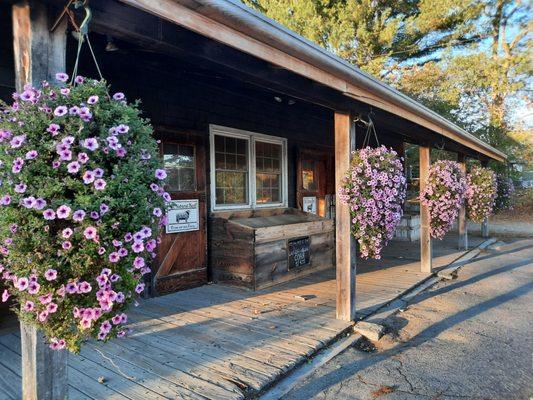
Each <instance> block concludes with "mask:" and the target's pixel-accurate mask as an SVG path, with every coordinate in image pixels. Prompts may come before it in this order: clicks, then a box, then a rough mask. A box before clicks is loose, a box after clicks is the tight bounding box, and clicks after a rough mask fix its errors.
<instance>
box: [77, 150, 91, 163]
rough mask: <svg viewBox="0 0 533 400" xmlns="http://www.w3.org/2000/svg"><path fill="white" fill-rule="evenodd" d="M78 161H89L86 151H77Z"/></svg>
mask: <svg viewBox="0 0 533 400" xmlns="http://www.w3.org/2000/svg"><path fill="white" fill-rule="evenodd" d="M78 161H79V162H80V163H81V164H85V163H87V161H89V156H88V155H87V153H79V154H78Z"/></svg>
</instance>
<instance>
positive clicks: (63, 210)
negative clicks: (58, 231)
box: [56, 204, 72, 219]
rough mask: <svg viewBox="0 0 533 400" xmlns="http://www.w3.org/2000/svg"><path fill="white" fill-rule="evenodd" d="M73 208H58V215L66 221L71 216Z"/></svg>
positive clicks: (65, 206) (63, 206)
mask: <svg viewBox="0 0 533 400" xmlns="http://www.w3.org/2000/svg"><path fill="white" fill-rule="evenodd" d="M71 211H72V210H71V208H70V207H69V206H67V205H65V204H63V205H61V206H59V207H58V209H57V211H56V214H57V218H59V219H66V218H68V217H69V216H70V212H71Z"/></svg>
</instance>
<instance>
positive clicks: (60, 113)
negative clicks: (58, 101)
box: [54, 106, 68, 117]
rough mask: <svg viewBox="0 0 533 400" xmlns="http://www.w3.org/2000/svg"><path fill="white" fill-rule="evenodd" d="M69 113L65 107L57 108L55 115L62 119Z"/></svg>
mask: <svg viewBox="0 0 533 400" xmlns="http://www.w3.org/2000/svg"><path fill="white" fill-rule="evenodd" d="M67 112H68V109H67V107H65V106H57V107H56V108H55V110H54V115H55V116H56V117H62V116H63V115H65V114H66V113H67Z"/></svg>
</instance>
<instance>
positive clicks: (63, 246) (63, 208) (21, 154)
mask: <svg viewBox="0 0 533 400" xmlns="http://www.w3.org/2000/svg"><path fill="white" fill-rule="evenodd" d="M56 78H57V80H58V81H59V86H55V85H50V84H48V83H47V82H43V84H42V86H41V87H40V88H34V87H31V86H26V87H25V88H24V90H23V91H22V92H21V93H15V94H14V96H13V97H14V102H13V104H12V105H7V104H5V103H3V104H2V105H1V114H0V179H1V186H0V254H1V255H0V277H1V278H3V280H4V284H5V285H6V286H7V289H6V290H5V291H4V292H3V293H2V301H7V300H8V298H9V297H10V296H13V297H14V298H15V299H16V303H17V307H16V310H15V311H16V312H17V313H18V315H19V317H20V319H21V320H23V321H26V322H28V323H31V324H34V325H36V326H37V327H38V328H39V329H41V330H42V331H43V332H44V334H45V336H46V337H47V338H48V340H49V343H50V347H51V348H53V349H62V348H68V349H69V350H71V351H78V350H79V348H80V345H81V344H82V343H83V341H84V340H86V339H88V338H90V337H96V338H98V339H99V340H104V341H105V340H108V339H110V338H113V337H117V336H118V337H121V336H124V335H125V334H126V332H127V329H126V327H125V326H126V323H127V321H128V318H127V314H126V313H125V312H126V309H127V307H128V305H129V304H130V303H132V302H134V301H135V298H136V297H137V296H138V295H140V294H141V293H142V292H143V290H144V286H145V284H144V282H143V276H144V275H146V274H148V273H149V272H150V267H149V264H150V260H151V259H152V258H153V257H155V249H156V246H157V244H158V240H159V239H158V237H157V234H158V229H159V226H160V225H161V224H164V217H163V207H164V203H165V201H166V200H169V199H170V197H169V195H168V193H166V192H165V191H164V189H163V179H164V178H165V177H166V173H165V171H164V170H163V169H162V168H161V166H160V161H159V157H158V152H157V143H156V141H155V140H154V139H153V137H152V128H151V127H150V125H149V123H148V122H147V121H146V120H145V119H143V118H141V116H140V111H139V109H138V106H137V104H129V103H127V102H126V98H125V96H124V94H123V93H115V94H114V95H113V96H112V97H110V96H109V95H108V94H107V88H106V84H105V82H101V81H95V80H89V79H85V78H83V77H81V76H77V77H76V78H75V83H74V84H73V85H67V84H66V83H65V82H66V81H67V79H68V76H67V75H66V74H63V73H58V74H57V75H56Z"/></svg>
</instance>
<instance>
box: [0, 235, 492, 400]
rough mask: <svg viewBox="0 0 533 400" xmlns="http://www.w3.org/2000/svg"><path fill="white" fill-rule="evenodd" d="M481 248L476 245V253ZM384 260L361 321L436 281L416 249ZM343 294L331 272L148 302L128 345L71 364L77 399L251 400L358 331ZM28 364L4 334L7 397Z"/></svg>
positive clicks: (375, 270)
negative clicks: (344, 315)
mask: <svg viewBox="0 0 533 400" xmlns="http://www.w3.org/2000/svg"><path fill="white" fill-rule="evenodd" d="M457 239H458V236H457V235H456V234H450V235H448V236H447V237H446V238H445V239H444V240H443V241H442V242H440V241H439V242H438V243H436V246H435V249H434V250H435V251H434V261H433V262H434V267H435V268H436V269H437V270H438V269H440V268H441V267H444V266H446V265H448V264H449V263H451V262H453V261H454V260H455V259H457V258H459V257H460V256H461V255H463V254H464V252H463V251H458V250H456V247H457ZM482 241H483V239H482V238H481V237H472V238H471V243H472V245H473V246H474V247H475V246H477V245H478V244H480V243H481V242H482ZM384 253H385V254H384V258H383V259H382V260H381V261H379V262H377V261H369V262H359V263H358V274H357V288H356V293H357V295H356V309H357V319H361V318H365V317H367V316H370V315H371V314H372V313H374V312H375V311H377V310H378V309H379V308H381V307H383V306H384V305H386V304H387V303H389V302H390V301H392V300H393V299H395V298H397V297H398V296H400V295H401V294H402V293H404V292H405V291H408V290H409V289H410V288H413V287H414V286H416V285H418V284H419V283H420V282H422V281H424V280H425V279H426V278H428V277H429V276H430V274H428V273H423V272H421V271H420V264H419V261H418V246H417V243H408V242H400V241H394V242H392V243H391V245H390V246H389V247H387V249H386V250H385V252H384ZM335 293H336V282H335V273H334V271H332V270H329V271H322V272H317V273H315V274H312V275H309V276H306V277H303V278H299V279H296V280H293V281H290V282H287V283H284V284H281V285H278V286H275V287H272V288H268V289H263V290H259V291H256V292H251V291H249V290H245V289H241V288H236V287H231V286H225V285H218V284H213V285H206V286H202V287H198V288H194V289H189V290H185V291H181V292H178V293H174V294H169V295H166V296H161V297H157V298H153V299H148V300H145V301H142V302H141V304H140V306H139V307H138V308H136V309H135V310H132V312H131V313H130V320H131V322H132V324H131V328H132V329H133V331H132V333H131V335H129V336H128V339H125V340H116V341H113V342H110V343H108V344H105V345H101V344H97V343H91V344H89V345H87V346H86V347H85V348H84V349H83V350H82V352H81V354H80V355H79V356H73V355H71V356H70V357H69V368H68V374H69V385H70V389H69V390H70V398H71V399H95V400H97V399H103V398H106V399H139V400H140V399H143V400H145V399H146V400H148V399H161V398H184V399H206V398H207V399H213V400H215V399H216V400H218V399H242V398H245V397H252V396H254V395H256V394H258V393H260V392H261V391H262V390H264V389H265V388H267V387H269V386H270V385H271V384H273V383H274V382H275V381H276V380H277V379H279V378H281V377H282V376H283V375H284V374H285V373H286V372H288V371H290V370H291V369H293V368H294V367H296V366H297V365H299V364H301V363H304V362H306V361H307V360H308V359H309V357H310V356H312V355H314V354H316V352H317V351H319V350H320V349H321V348H323V347H324V346H326V345H328V344H329V343H331V342H332V341H334V340H335V339H337V338H339V337H340V336H341V335H343V334H345V333H346V332H347V331H348V330H350V328H351V327H352V322H350V321H340V320H337V319H336V318H335V307H336V295H335ZM20 366H21V358H20V337H19V333H18V329H17V327H16V326H14V327H12V328H4V329H2V330H0V398H1V399H19V398H20V397H21V377H20V371H21V368H20ZM102 378H103V380H102ZM99 380H101V381H102V382H101V383H99Z"/></svg>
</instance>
